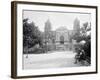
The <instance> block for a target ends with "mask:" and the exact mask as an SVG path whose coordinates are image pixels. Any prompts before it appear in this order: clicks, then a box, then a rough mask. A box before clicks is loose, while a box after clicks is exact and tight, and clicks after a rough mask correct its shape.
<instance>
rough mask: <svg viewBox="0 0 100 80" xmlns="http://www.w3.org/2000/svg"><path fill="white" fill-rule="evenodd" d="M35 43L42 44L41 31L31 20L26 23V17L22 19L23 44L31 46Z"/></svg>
mask: <svg viewBox="0 0 100 80" xmlns="http://www.w3.org/2000/svg"><path fill="white" fill-rule="evenodd" d="M36 44H39V45H40V46H41V45H42V37H41V32H40V31H39V29H38V27H37V26H35V24H34V23H33V22H31V23H28V19H24V20H23V46H24V47H28V48H31V47H33V46H35V45H36Z"/></svg>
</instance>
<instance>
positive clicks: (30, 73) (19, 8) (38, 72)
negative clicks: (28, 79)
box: [17, 3, 97, 76]
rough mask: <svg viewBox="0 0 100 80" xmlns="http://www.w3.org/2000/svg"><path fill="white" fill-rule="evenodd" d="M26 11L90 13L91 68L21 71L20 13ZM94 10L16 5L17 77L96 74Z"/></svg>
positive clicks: (21, 31) (21, 33)
mask: <svg viewBox="0 0 100 80" xmlns="http://www.w3.org/2000/svg"><path fill="white" fill-rule="evenodd" d="M23 9H27V10H45V11H64V12H68V11H69V12H83V13H91V26H92V27H91V35H92V36H91V41H92V42H91V66H88V67H71V68H68V67H67V68H61V69H60V68H57V69H55V68H54V69H39V70H32V69H29V70H25V69H22V57H23V27H22V26H23V19H22V11H23ZM96 25H97V24H96V9H95V8H85V7H71V6H63V7H61V6H52V5H51V6H50V5H49V6H47V5H34V4H31V5H30V4H21V3H20V4H17V76H37V75H38V76H39V75H52V74H64V73H65V74H70V73H75V74H76V73H86V72H96V68H97V67H96V66H97V64H96V61H97V60H96V58H97V57H96V54H97V53H96V27H97V26H96Z"/></svg>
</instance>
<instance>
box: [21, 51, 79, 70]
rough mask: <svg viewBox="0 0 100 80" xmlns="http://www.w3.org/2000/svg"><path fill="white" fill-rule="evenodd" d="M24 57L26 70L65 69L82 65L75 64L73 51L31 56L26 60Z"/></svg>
mask: <svg viewBox="0 0 100 80" xmlns="http://www.w3.org/2000/svg"><path fill="white" fill-rule="evenodd" d="M26 56H27V55H26V54H25V55H24V56H23V60H24V63H23V64H24V69H43V68H59V67H61V68H63V67H77V66H81V65H80V64H74V61H75V60H74V56H75V53H73V52H71V51H64V52H52V53H48V54H37V55H36V54H29V55H28V58H26Z"/></svg>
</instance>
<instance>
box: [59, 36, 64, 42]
mask: <svg viewBox="0 0 100 80" xmlns="http://www.w3.org/2000/svg"><path fill="white" fill-rule="evenodd" d="M60 43H61V44H64V36H63V35H61V36H60Z"/></svg>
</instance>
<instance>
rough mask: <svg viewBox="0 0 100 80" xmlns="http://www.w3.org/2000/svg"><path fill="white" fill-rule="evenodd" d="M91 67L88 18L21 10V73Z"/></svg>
mask: <svg viewBox="0 0 100 80" xmlns="http://www.w3.org/2000/svg"><path fill="white" fill-rule="evenodd" d="M80 66H91V14H90V13H81V12H80V13H78V12H57V11H34V10H23V69H42V68H63V67H80Z"/></svg>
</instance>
